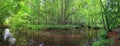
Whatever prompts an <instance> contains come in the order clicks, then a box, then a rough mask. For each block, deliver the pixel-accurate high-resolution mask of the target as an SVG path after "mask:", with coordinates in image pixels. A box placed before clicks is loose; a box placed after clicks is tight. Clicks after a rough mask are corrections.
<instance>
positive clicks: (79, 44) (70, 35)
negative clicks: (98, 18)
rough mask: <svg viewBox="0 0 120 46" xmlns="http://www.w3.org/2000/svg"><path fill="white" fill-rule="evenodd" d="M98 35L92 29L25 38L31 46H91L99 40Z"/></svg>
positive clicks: (56, 32) (33, 33) (57, 31)
mask: <svg viewBox="0 0 120 46" xmlns="http://www.w3.org/2000/svg"><path fill="white" fill-rule="evenodd" d="M27 33H28V32H27ZM27 33H26V34H27ZM20 34H21V33H20ZM97 34H98V32H97V30H92V29H83V30H52V31H43V32H41V31H35V32H31V33H30V32H29V35H27V36H25V37H24V38H25V39H27V40H28V42H27V41H26V43H28V44H29V46H89V45H91V44H92V42H93V41H96V40H97ZM19 38H20V37H19ZM22 42H23V41H19V42H18V43H22ZM26 45H27V44H26Z"/></svg>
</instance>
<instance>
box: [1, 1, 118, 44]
mask: <svg viewBox="0 0 120 46" xmlns="http://www.w3.org/2000/svg"><path fill="white" fill-rule="evenodd" d="M119 12H120V1H119V0H1V1H0V28H3V27H6V26H7V27H9V28H10V30H12V31H11V32H13V33H16V31H20V32H22V31H23V32H24V31H25V30H31V31H28V32H29V33H31V32H32V31H41V30H42V31H43V30H74V29H81V27H84V28H85V29H88V28H90V29H99V28H102V29H103V30H105V31H103V32H102V31H100V32H101V33H100V34H99V35H100V36H99V37H100V40H99V41H97V42H95V43H93V46H98V45H99V46H101V44H104V43H101V42H104V41H106V42H105V44H109V43H108V41H109V40H110V39H107V38H106V37H107V32H109V31H112V30H114V29H116V28H119V27H120V13H119ZM88 32H89V31H88ZM29 33H28V34H29ZM98 43H100V44H98ZM104 46H106V45H104Z"/></svg>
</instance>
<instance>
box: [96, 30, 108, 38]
mask: <svg viewBox="0 0 120 46" xmlns="http://www.w3.org/2000/svg"><path fill="white" fill-rule="evenodd" d="M98 35H99V37H100V38H101V39H106V38H107V31H105V30H102V31H99V34H98Z"/></svg>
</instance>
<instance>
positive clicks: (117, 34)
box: [107, 28, 120, 46]
mask: <svg viewBox="0 0 120 46" xmlns="http://www.w3.org/2000/svg"><path fill="white" fill-rule="evenodd" d="M107 36H108V38H110V39H113V41H114V43H113V44H114V46H120V28H116V29H114V30H112V32H108V35H107Z"/></svg>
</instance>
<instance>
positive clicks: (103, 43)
mask: <svg viewBox="0 0 120 46" xmlns="http://www.w3.org/2000/svg"><path fill="white" fill-rule="evenodd" d="M112 45H113V40H111V39H101V40H98V41H96V42H94V43H93V44H92V46H112Z"/></svg>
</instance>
